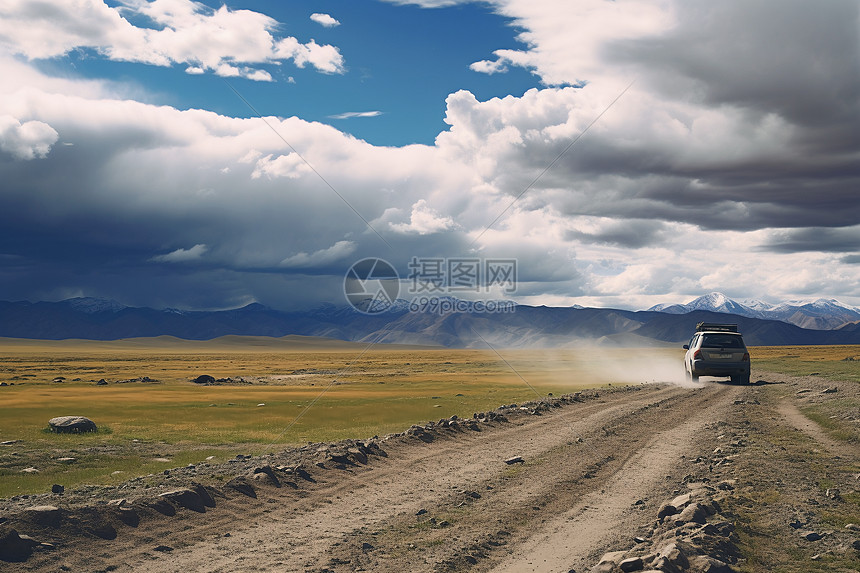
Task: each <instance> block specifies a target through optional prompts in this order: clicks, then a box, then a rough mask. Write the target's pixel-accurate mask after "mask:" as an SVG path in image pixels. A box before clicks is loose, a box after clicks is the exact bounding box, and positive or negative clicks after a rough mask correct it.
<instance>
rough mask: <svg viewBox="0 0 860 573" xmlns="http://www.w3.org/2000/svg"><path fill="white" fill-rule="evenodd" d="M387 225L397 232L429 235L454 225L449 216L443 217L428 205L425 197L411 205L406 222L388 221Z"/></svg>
mask: <svg viewBox="0 0 860 573" xmlns="http://www.w3.org/2000/svg"><path fill="white" fill-rule="evenodd" d="M389 226H390V227H391V229H393V230H394V231H397V232H398V233H416V234H418V235H429V234H432V233H441V232H443V231H447V230H449V229H452V228H454V227H455V226H456V225H455V223H454V220H453V219H452V218H451V217H443V216H442V215H440V214H439V213H438V212H436V211H435V210H434V209H433V208H432V207H430V205H428V204H427V201H426V200H425V199H420V200H418V201H416V202H415V204H414V205H412V214H411V216H410V217H409V222H408V223H390V224H389Z"/></svg>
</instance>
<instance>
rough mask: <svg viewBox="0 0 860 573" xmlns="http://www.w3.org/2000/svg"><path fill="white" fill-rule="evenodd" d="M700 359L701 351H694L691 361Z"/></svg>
mask: <svg viewBox="0 0 860 573" xmlns="http://www.w3.org/2000/svg"><path fill="white" fill-rule="evenodd" d="M700 358H702V351H701V350H697V351H695V352H694V353H693V360H699V359H700Z"/></svg>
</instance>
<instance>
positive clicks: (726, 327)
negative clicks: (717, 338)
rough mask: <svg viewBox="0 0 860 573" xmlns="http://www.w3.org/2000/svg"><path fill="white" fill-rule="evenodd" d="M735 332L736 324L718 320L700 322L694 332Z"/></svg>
mask: <svg viewBox="0 0 860 573" xmlns="http://www.w3.org/2000/svg"><path fill="white" fill-rule="evenodd" d="M705 331H708V332H737V331H738V325H737V324H722V323H719V322H700V323H699V324H697V325H696V332H705Z"/></svg>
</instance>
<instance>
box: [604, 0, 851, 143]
mask: <svg viewBox="0 0 860 573" xmlns="http://www.w3.org/2000/svg"><path fill="white" fill-rule="evenodd" d="M675 7H676V10H677V13H678V21H679V25H678V26H677V27H676V28H675V29H674V30H672V31H670V32H669V33H667V34H664V35H662V36H661V37H659V38H645V39H637V40H632V41H629V42H619V43H617V44H616V45H614V46H610V47H608V48H607V51H608V52H609V54H611V57H613V58H617V59H618V60H621V61H628V62H635V63H637V64H641V65H642V66H643V67H645V68H647V69H648V70H650V71H651V72H652V73H651V74H650V78H649V79H647V80H646V81H650V82H652V83H653V84H654V85H656V86H657V87H658V88H659V89H661V90H663V91H664V92H666V93H668V94H669V95H672V96H675V97H680V96H683V97H689V96H690V95H692V94H697V95H698V96H699V97H700V98H701V99H702V100H703V101H705V102H707V103H709V104H712V105H724V104H728V105H734V106H740V107H744V108H748V109H751V110H757V111H758V112H760V113H763V114H769V113H777V114H779V115H781V116H782V117H785V118H787V119H788V120H789V121H791V122H792V123H794V124H797V125H802V126H805V127H810V128H813V129H814V130H819V129H821V128H823V127H826V128H828V129H832V130H833V131H832V132H828V131H825V132H821V133H822V134H823V135H827V136H828V138H829V137H830V136H832V135H833V134H836V133H843V134H850V133H851V131H850V127H851V124H856V121H857V114H858V111H860V108H858V99H857V95H858V92H860V74H858V73H857V71H858V69H860V51H858V37H860V28H858V25H857V21H858V11H860V5H858V3H857V2H855V1H853V0H832V1H828V2H826V3H824V4H819V3H814V2H806V1H804V0H783V1H780V2H771V1H766V0H732V1H727V2H705V1H684V2H678V3H677V4H676V5H675ZM849 140H850V141H853V142H854V143H856V142H857V141H858V134H857V132H856V131H854V132H853V136H851V137H849Z"/></svg>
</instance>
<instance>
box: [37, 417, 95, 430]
mask: <svg viewBox="0 0 860 573" xmlns="http://www.w3.org/2000/svg"><path fill="white" fill-rule="evenodd" d="M48 425H49V426H50V427H51V430H52V431H54V432H57V433H58V434H79V433H82V432H95V431H97V430H98V427H97V426H96V423H95V422H93V421H92V420H90V419H89V418H85V417H84V416H60V417H59V418H51V419H50V420H48Z"/></svg>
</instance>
